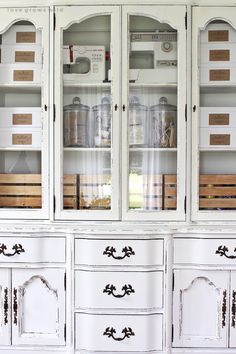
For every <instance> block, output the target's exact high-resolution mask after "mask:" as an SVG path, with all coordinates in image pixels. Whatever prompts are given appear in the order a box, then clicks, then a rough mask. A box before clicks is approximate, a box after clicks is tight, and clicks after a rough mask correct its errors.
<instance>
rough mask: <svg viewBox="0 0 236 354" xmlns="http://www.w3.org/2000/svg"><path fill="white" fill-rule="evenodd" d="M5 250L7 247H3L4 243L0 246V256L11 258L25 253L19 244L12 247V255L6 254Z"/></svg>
mask: <svg viewBox="0 0 236 354" xmlns="http://www.w3.org/2000/svg"><path fill="white" fill-rule="evenodd" d="M6 250H7V246H6V245H4V243H1V244H0V254H3V255H4V256H5V257H13V256H15V254H21V253H22V252H25V250H24V248H23V247H22V245H20V244H18V245H17V244H15V245H14V246H13V247H12V250H13V251H14V253H6V252H5V251H6Z"/></svg>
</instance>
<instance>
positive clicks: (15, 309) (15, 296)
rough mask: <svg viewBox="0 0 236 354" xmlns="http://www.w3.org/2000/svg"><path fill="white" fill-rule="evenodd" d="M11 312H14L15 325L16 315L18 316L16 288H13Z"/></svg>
mask: <svg viewBox="0 0 236 354" xmlns="http://www.w3.org/2000/svg"><path fill="white" fill-rule="evenodd" d="M13 314H14V321H13V323H14V325H16V326H17V322H18V320H17V316H18V301H17V289H16V288H14V290H13Z"/></svg>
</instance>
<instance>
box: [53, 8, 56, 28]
mask: <svg viewBox="0 0 236 354" xmlns="http://www.w3.org/2000/svg"><path fill="white" fill-rule="evenodd" d="M55 29H56V14H55V12H54V15H53V30H54V31H55Z"/></svg>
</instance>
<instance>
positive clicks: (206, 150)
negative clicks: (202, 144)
mask: <svg viewBox="0 0 236 354" xmlns="http://www.w3.org/2000/svg"><path fill="white" fill-rule="evenodd" d="M199 151H200V152H219V151H224V152H227V151H230V152H234V151H235V152H236V148H235V147H232V148H230V147H227V148H225V147H219V148H217V147H214V148H200V149H199Z"/></svg>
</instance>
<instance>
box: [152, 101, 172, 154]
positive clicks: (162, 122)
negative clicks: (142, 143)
mask: <svg viewBox="0 0 236 354" xmlns="http://www.w3.org/2000/svg"><path fill="white" fill-rule="evenodd" d="M150 114H151V132H152V146H154V147H159V148H175V147H176V146H177V107H176V106H173V105H170V104H168V101H167V98H166V97H161V98H160V100H159V104H157V105H155V106H152V107H150Z"/></svg>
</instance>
